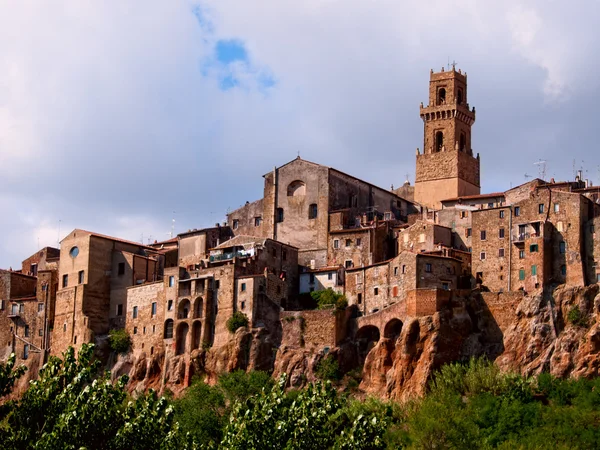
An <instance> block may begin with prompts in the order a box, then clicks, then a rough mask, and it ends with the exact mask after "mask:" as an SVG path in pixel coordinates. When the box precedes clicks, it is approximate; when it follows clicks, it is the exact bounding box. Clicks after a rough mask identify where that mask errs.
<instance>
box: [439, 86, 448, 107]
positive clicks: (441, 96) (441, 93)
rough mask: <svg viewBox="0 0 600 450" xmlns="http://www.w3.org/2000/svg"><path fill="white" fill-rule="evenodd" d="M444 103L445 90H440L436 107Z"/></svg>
mask: <svg viewBox="0 0 600 450" xmlns="http://www.w3.org/2000/svg"><path fill="white" fill-rule="evenodd" d="M444 103H446V89H444V88H440V90H439V91H438V105H443V104H444Z"/></svg>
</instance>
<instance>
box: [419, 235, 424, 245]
mask: <svg viewBox="0 0 600 450" xmlns="http://www.w3.org/2000/svg"><path fill="white" fill-rule="evenodd" d="M423 242H425V233H421V234H419V243H423Z"/></svg>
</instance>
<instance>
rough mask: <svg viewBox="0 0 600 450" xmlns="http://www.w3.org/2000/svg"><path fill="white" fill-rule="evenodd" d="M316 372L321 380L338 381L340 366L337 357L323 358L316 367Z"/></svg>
mask: <svg viewBox="0 0 600 450" xmlns="http://www.w3.org/2000/svg"><path fill="white" fill-rule="evenodd" d="M315 374H316V375H317V377H319V378H320V379H321V380H325V381H338V380H339V379H340V378H341V377H340V368H339V364H338V361H337V359H335V358H334V357H333V356H326V357H324V358H322V359H321V360H320V361H319V362H318V363H317V366H316V368H315Z"/></svg>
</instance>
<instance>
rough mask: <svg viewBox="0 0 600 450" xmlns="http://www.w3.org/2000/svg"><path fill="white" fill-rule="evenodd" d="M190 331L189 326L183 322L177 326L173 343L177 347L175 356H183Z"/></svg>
mask: <svg viewBox="0 0 600 450" xmlns="http://www.w3.org/2000/svg"><path fill="white" fill-rule="evenodd" d="M189 331H190V326H189V325H188V324H187V323H185V322H183V323H180V324H179V325H177V339H176V341H175V344H176V347H177V353H176V354H177V355H183V354H184V353H185V351H186V349H187V338H188V334H189Z"/></svg>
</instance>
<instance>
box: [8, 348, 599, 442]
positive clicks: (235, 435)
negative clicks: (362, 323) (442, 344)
mask: <svg viewBox="0 0 600 450" xmlns="http://www.w3.org/2000/svg"><path fill="white" fill-rule="evenodd" d="M333 362H335V360H334V359H333V358H331V357H328V358H325V359H323V360H322V361H321V364H320V366H319V369H318V371H319V372H320V373H321V374H320V375H319V376H321V377H322V378H328V377H330V376H331V375H332V374H333V373H334V371H333V369H335V364H333ZM19 373H22V370H17V369H15V368H14V361H13V363H12V365H11V366H8V365H6V366H4V367H0V374H2V375H0V376H1V377H2V378H0V382H2V380H6V379H8V377H14V376H18V375H19ZM7 374H8V375H7ZM126 381H127V378H126V377H124V378H121V379H119V380H117V381H116V382H115V383H111V382H110V381H109V379H108V376H107V375H102V374H99V373H98V363H97V362H94V361H93V359H92V347H91V346H84V347H83V348H82V350H81V352H80V354H79V360H75V357H74V353H73V351H72V350H69V351H68V352H67V353H65V355H64V361H61V360H60V359H58V358H51V360H50V361H49V362H48V364H47V365H46V366H45V367H44V369H43V370H42V371H41V373H40V378H39V379H38V380H37V381H35V382H32V383H31V386H30V387H29V389H28V390H27V392H26V393H25V394H24V396H23V397H22V398H21V399H20V400H18V401H16V402H14V403H7V405H8V407H7V409H5V410H4V412H3V413H1V414H0V446H1V448H6V449H16V448H19V449H21V448H24V449H28V448H32V449H33V448H49V449H54V448H57V449H58V448H61V449H62V448H72V449H75V448H102V449H104V448H105V449H121V448H133V449H145V448H161V449H170V448H182V449H186V448H188V449H217V448H220V449H264V448H271V449H289V450H292V449H309V450H310V449H333V450H341V449H357V450H360V449H364V450H367V449H369V450H377V449H433V448H435V449H451V448H452V449H513V448H518V449H540V448H548V446H552V447H553V448H556V449H567V448H578V449H595V448H600V425H599V424H600V378H598V379H595V380H573V379H569V380H562V379H557V378H555V377H553V376H551V375H549V374H542V375H539V376H538V377H533V378H525V377H522V376H519V375H515V374H506V373H501V372H500V370H499V369H498V367H497V366H495V365H494V364H493V363H490V362H488V361H486V360H484V359H473V360H471V361H469V362H468V363H466V364H450V365H446V366H444V367H442V369H441V370H440V371H439V372H438V373H437V374H435V376H434V377H433V380H432V381H431V383H430V385H429V392H428V393H427V395H425V396H424V397H423V398H421V399H417V400H415V401H413V402H410V403H408V404H404V405H400V404H397V403H393V402H383V401H380V400H376V399H373V398H368V399H366V400H356V399H353V398H352V397H350V396H349V395H348V394H347V393H344V392H340V391H338V390H336V389H335V388H334V387H333V385H332V384H331V382H329V381H325V382H317V383H313V384H309V385H308V386H307V387H306V388H305V389H303V390H288V391H285V389H284V386H285V385H286V378H285V376H284V377H281V378H280V379H279V380H278V381H277V382H274V381H273V380H272V379H271V377H270V376H269V375H268V374H266V373H263V372H253V373H250V374H246V373H245V372H242V371H238V372H234V373H230V374H226V375H223V376H221V377H220V378H219V381H218V383H217V384H216V385H215V386H208V385H206V384H204V383H203V382H201V381H199V380H195V382H194V383H193V385H192V386H191V387H190V388H189V389H188V390H187V391H186V392H185V395H184V396H183V397H181V398H179V399H176V400H171V401H167V400H166V399H164V398H161V399H159V398H157V397H156V395H155V394H154V393H153V392H150V393H149V394H147V395H142V396H140V397H139V398H137V399H136V400H132V399H128V398H127V395H126V393H125V390H124V385H125V383H126ZM0 387H1V386H0ZM169 403H171V404H169Z"/></svg>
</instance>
